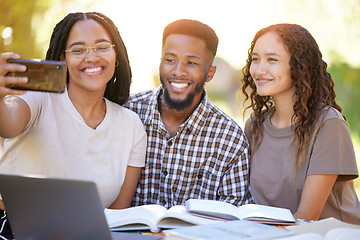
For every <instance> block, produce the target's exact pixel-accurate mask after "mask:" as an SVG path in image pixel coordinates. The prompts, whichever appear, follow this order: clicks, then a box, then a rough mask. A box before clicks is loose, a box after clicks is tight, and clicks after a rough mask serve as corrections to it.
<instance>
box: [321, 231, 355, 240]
mask: <svg viewBox="0 0 360 240" xmlns="http://www.w3.org/2000/svg"><path fill="white" fill-rule="evenodd" d="M325 238H326V239H327V240H344V239H346V240H359V239H360V229H355V228H334V229H331V230H330V231H328V232H327V233H326V234H325Z"/></svg>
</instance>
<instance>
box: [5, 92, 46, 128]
mask: <svg viewBox="0 0 360 240" xmlns="http://www.w3.org/2000/svg"><path fill="white" fill-rule="evenodd" d="M42 94H43V93H40V92H33V91H28V92H27V93H25V94H23V95H16V96H8V97H9V98H11V97H18V98H21V99H22V100H24V101H25V102H26V104H27V105H28V106H29V108H30V112H31V117H30V120H29V122H28V124H27V125H26V127H25V128H24V130H26V129H27V128H29V126H31V125H33V124H34V122H35V120H36V119H37V118H38V115H39V114H40V109H41V101H42Z"/></svg>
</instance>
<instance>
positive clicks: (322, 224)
mask: <svg viewBox="0 0 360 240" xmlns="http://www.w3.org/2000/svg"><path fill="white" fill-rule="evenodd" d="M339 227H347V228H357V229H360V225H355V224H350V223H345V222H342V221H340V220H337V219H336V218H333V217H330V218H326V219H322V220H319V221H315V222H311V223H303V224H301V225H295V226H288V227H286V229H288V230H290V231H292V232H293V233H295V234H302V233H318V234H321V235H322V236H325V234H326V233H327V232H328V231H330V230H331V229H334V228H339Z"/></svg>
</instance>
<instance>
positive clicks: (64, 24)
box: [46, 12, 132, 105]
mask: <svg viewBox="0 0 360 240" xmlns="http://www.w3.org/2000/svg"><path fill="white" fill-rule="evenodd" d="M89 19H93V20H95V21H96V22H98V23H99V24H101V25H102V26H103V27H104V28H105V29H106V31H107V32H108V34H109V35H110V37H111V40H112V43H113V44H115V52H116V60H117V61H118V62H119V65H118V66H117V67H115V72H114V75H113V77H112V78H111V80H110V81H109V82H108V83H107V85H106V89H105V93H104V97H105V98H107V99H108V100H110V101H112V102H115V103H118V104H120V105H123V104H124V103H125V102H126V101H127V100H128V98H129V94H130V85H131V77H132V74H131V68H130V64H129V58H128V54H127V50H126V47H125V44H124V42H123V40H122V38H121V36H120V33H119V31H118V29H117V27H116V26H115V24H114V22H113V21H112V20H111V19H110V18H108V17H107V16H105V15H104V14H102V13H99V12H85V13H84V12H75V13H69V14H68V15H66V16H65V17H64V19H62V20H61V21H60V22H59V23H57V25H56V26H55V28H54V30H53V33H52V35H51V39H50V44H49V48H48V50H47V53H46V60H58V61H59V60H60V57H61V55H62V54H63V52H64V50H65V47H66V41H67V39H68V37H69V33H70V31H71V29H72V27H73V26H74V24H75V23H77V22H80V21H85V20H89ZM67 81H69V79H68V80H67Z"/></svg>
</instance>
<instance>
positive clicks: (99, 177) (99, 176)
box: [0, 91, 146, 207]
mask: <svg viewBox="0 0 360 240" xmlns="http://www.w3.org/2000/svg"><path fill="white" fill-rule="evenodd" d="M13 97H21V98H22V99H24V100H25V101H26V102H27V104H28V105H29V107H30V109H31V119H30V121H29V123H28V125H27V126H26V128H25V130H24V131H23V132H22V133H21V134H20V135H19V136H17V137H15V138H12V139H6V140H5V143H4V154H3V156H2V158H1V159H0V172H2V173H9V174H35V175H43V176H47V177H56V178H70V179H81V180H91V181H94V182H95V183H96V185H97V187H98V190H99V194H100V198H101V200H102V203H103V206H104V207H108V206H109V205H110V204H111V203H112V202H113V201H114V200H115V199H116V197H117V196H118V194H119V191H120V189H121V186H122V184H123V182H124V178H125V172H126V168H127V166H134V167H143V166H144V164H145V153H146V133H145V130H144V127H143V124H142V123H141V121H140V119H139V118H138V116H137V114H136V113H134V112H132V111H130V110H128V109H126V108H124V107H122V106H120V105H118V104H115V103H113V102H111V101H108V100H107V99H105V102H106V115H105V118H104V119H103V121H102V122H101V124H100V125H99V126H98V127H97V128H96V129H92V128H90V127H89V126H88V125H86V123H85V121H84V119H83V118H82V116H81V115H80V114H79V112H78V111H77V110H76V109H75V107H74V106H73V104H72V103H71V101H70V99H69V96H68V93H67V92H65V93H62V94H58V93H42V92H30V91H29V92H28V93H26V94H25V95H21V96H13Z"/></svg>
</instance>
